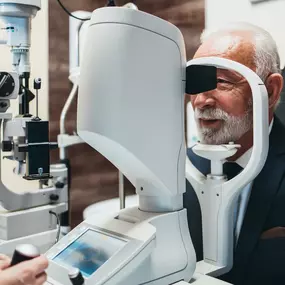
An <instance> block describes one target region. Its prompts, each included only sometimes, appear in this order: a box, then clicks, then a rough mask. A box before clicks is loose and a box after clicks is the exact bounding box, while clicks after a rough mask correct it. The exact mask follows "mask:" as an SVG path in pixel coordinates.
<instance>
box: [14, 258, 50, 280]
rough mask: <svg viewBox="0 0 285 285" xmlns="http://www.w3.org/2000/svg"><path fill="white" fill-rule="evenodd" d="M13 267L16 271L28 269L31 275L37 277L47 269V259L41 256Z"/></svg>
mask: <svg viewBox="0 0 285 285" xmlns="http://www.w3.org/2000/svg"><path fill="white" fill-rule="evenodd" d="M13 267H17V270H25V269H29V270H31V271H32V274H33V275H34V276H37V275H39V274H41V273H42V272H44V271H45V269H47V267H48V259H47V258H46V257H45V256H43V255H41V256H39V257H36V258H34V259H32V260H28V261H24V262H21V263H19V264H17V265H15V266H13Z"/></svg>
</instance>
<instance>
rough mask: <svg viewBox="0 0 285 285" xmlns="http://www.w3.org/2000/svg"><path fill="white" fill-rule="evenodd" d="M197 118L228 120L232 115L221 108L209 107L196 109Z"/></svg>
mask: <svg viewBox="0 0 285 285" xmlns="http://www.w3.org/2000/svg"><path fill="white" fill-rule="evenodd" d="M194 115H195V119H196V120H198V119H204V120H223V121H226V120H228V119H229V117H230V115H229V114H228V113H226V112H225V111H223V110H222V109H219V108H207V109H204V110H202V109H198V108H196V109H195V111H194Z"/></svg>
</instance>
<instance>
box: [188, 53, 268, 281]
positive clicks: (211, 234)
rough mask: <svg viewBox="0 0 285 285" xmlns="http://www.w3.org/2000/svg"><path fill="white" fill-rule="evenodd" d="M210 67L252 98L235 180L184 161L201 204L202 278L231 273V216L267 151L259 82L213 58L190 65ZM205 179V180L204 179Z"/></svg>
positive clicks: (253, 75) (264, 94)
mask: <svg viewBox="0 0 285 285" xmlns="http://www.w3.org/2000/svg"><path fill="white" fill-rule="evenodd" d="M195 64H200V65H209V66H216V67H217V68H222V69H230V70H233V71H236V72H238V73H239V74H241V75H242V76H243V77H244V78H245V79H246V80H247V81H248V83H249V85H250V88H251V91H252V97H253V150H252V154H251V157H250V160H249V162H248V164H247V165H246V167H245V169H244V170H243V171H242V172H241V173H240V174H239V175H237V176H236V177H235V178H233V179H231V180H229V181H225V180H224V179H223V177H221V178H220V179H218V178H219V177H215V179H214V178H213V177H205V176H204V175H202V173H200V172H199V171H198V170H197V169H196V168H195V167H194V166H193V164H192V163H191V162H190V160H189V159H188V158H187V160H186V177H187V179H188V181H189V182H190V183H191V184H192V186H193V188H194V190H195V192H196V194H197V197H198V199H199V202H200V206H201V211H202V223H203V252H204V261H205V262H202V263H201V264H200V265H198V270H199V272H200V273H203V274H212V275H214V276H217V275H220V274H223V273H225V272H227V271H229V270H230V269H231V266H232V262H233V248H234V244H233V212H234V205H235V202H236V201H237V198H238V195H239V194H240V193H241V191H242V189H243V188H244V187H245V186H246V185H247V184H248V183H249V182H251V181H252V180H254V178H255V177H256V176H257V175H258V174H259V172H260V171H261V170H262V168H263V166H264V163H265V161H266V158H267V154H268V147H269V121H268V94H267V90H266V88H265V86H264V83H263V82H262V80H261V79H260V78H259V77H258V76H257V74H256V73H255V72H253V71H252V70H251V69H249V68H248V67H246V66H244V65H241V64H240V63H238V62H235V61H232V60H228V59H224V58H216V57H204V58H198V59H193V60H191V61H189V62H188V66H189V65H195ZM207 178H208V179H207Z"/></svg>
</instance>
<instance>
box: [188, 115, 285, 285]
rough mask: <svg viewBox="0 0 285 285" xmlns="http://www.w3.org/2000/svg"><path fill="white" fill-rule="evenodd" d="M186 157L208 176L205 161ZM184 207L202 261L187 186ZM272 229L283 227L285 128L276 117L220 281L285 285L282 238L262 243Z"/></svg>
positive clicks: (197, 220) (195, 209)
mask: <svg viewBox="0 0 285 285" xmlns="http://www.w3.org/2000/svg"><path fill="white" fill-rule="evenodd" d="M187 155H188V157H189V159H190V160H191V161H192V163H193V164H194V165H195V166H196V167H197V168H198V169H199V170H200V171H201V172H202V173H204V174H206V173H209V171H210V164H209V161H208V160H206V159H203V158H201V157H198V156H196V155H195V154H194V153H193V151H192V150H191V149H188V151H187ZM184 207H185V208H186V209H187V211H188V213H187V215H188V224H189V229H190V234H191V238H192V241H193V244H194V248H195V250H196V254H197V259H198V260H202V259H203V249H202V227H201V209H200V205H199V202H198V199H197V196H196V194H195V192H194V190H193V188H192V187H191V185H190V184H189V183H188V182H187V188H186V193H185V194H184ZM275 227H285V127H284V126H283V125H282V123H281V122H280V121H279V119H278V118H276V117H275V118H274V124H273V127H272V131H271V134H270V145H269V153H268V157H267V161H266V163H265V165H264V167H263V169H262V171H261V172H260V174H259V175H258V176H257V177H256V179H255V180H254V183H253V186H252V190H251V195H250V199H249V202H248V206H247V210H246V213H245V218H244V221H243V225H242V228H241V232H240V236H239V240H238V244H237V247H236V249H235V252H234V265H233V268H232V270H231V271H230V272H229V273H227V274H226V275H224V276H221V277H220V279H222V280H225V281H227V282H230V283H232V284H235V285H248V284H251V285H255V284H256V285H262V284H264V285H265V284H266V285H269V284H285V235H284V237H273V238H269V239H261V235H262V233H264V232H265V231H267V230H269V229H272V228H275Z"/></svg>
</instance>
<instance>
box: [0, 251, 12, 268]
mask: <svg viewBox="0 0 285 285" xmlns="http://www.w3.org/2000/svg"><path fill="white" fill-rule="evenodd" d="M10 264H11V258H10V257H8V256H6V255H4V254H0V271H1V270H3V269H6V268H8V267H9V266H10Z"/></svg>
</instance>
